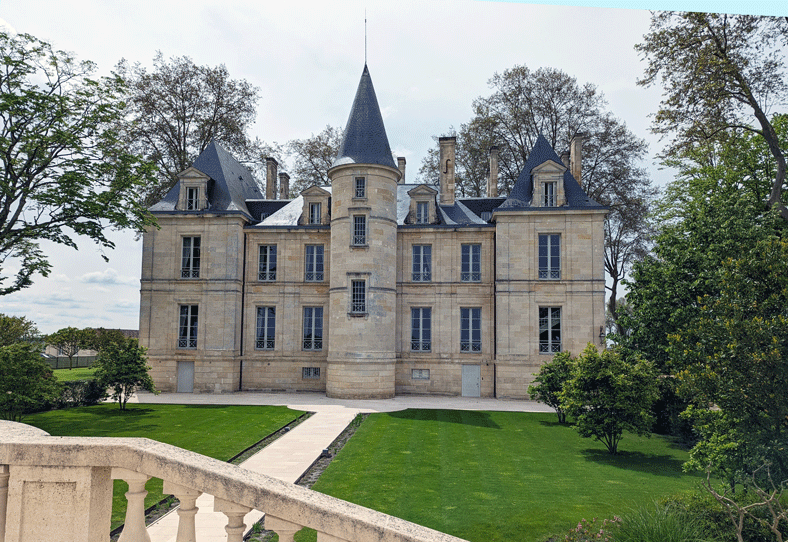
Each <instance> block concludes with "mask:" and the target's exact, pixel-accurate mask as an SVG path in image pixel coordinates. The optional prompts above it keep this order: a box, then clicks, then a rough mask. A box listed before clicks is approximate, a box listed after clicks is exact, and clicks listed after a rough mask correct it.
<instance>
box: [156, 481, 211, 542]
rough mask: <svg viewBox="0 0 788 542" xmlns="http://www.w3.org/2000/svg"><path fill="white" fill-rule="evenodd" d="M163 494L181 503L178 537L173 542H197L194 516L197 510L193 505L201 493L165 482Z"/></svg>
mask: <svg viewBox="0 0 788 542" xmlns="http://www.w3.org/2000/svg"><path fill="white" fill-rule="evenodd" d="M164 493H169V494H170V495H174V496H175V498H176V499H178V500H179V501H181V505H180V507H179V508H178V518H179V519H178V535H177V536H176V538H175V541H176V542H197V539H196V538H197V535H196V529H195V527H194V516H195V515H196V514H197V510H199V509H198V508H197V507H196V506H195V503H196V502H197V498H198V497H199V496H200V495H202V491H197V490H196V489H191V488H189V487H184V486H182V485H178V484H175V483H172V482H168V481H167V480H165V481H164Z"/></svg>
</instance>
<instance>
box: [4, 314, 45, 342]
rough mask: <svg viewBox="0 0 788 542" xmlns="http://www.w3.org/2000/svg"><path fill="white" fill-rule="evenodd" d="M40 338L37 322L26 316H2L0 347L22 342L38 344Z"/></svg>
mask: <svg viewBox="0 0 788 542" xmlns="http://www.w3.org/2000/svg"><path fill="white" fill-rule="evenodd" d="M38 337H39V332H38V328H37V327H36V324H35V322H32V321H30V320H28V319H27V318H25V317H24V316H8V315H7V314H0V347H2V346H10V345H12V344H16V343H21V342H38Z"/></svg>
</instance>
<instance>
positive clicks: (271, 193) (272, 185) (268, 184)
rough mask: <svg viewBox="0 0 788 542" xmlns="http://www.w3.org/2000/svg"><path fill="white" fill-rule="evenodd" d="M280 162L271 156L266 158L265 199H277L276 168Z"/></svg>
mask: <svg viewBox="0 0 788 542" xmlns="http://www.w3.org/2000/svg"><path fill="white" fill-rule="evenodd" d="M278 165H279V163H278V162H277V161H276V160H275V159H273V158H271V157H270V156H269V157H268V158H266V159H265V199H276V168H277V166H278Z"/></svg>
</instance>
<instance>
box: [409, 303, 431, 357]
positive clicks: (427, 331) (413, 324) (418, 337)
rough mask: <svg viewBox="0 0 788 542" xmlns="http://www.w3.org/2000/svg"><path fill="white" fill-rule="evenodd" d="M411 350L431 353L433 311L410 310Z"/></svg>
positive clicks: (422, 308) (426, 308) (425, 308)
mask: <svg viewBox="0 0 788 542" xmlns="http://www.w3.org/2000/svg"><path fill="white" fill-rule="evenodd" d="M410 329H411V335H410V349H411V351H413V352H429V351H430V350H431V349H432V309H431V308H429V307H419V308H412V309H410Z"/></svg>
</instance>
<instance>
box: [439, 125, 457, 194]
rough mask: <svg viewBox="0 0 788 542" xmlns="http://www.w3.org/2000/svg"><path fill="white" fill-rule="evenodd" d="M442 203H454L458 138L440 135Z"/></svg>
mask: <svg viewBox="0 0 788 542" xmlns="http://www.w3.org/2000/svg"><path fill="white" fill-rule="evenodd" d="M438 144H439V146H440V188H441V200H440V202H441V204H442V205H454V158H455V154H456V150H455V147H456V144H457V138H456V137H455V136H449V137H439V138H438Z"/></svg>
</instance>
